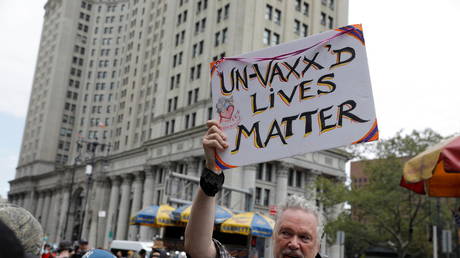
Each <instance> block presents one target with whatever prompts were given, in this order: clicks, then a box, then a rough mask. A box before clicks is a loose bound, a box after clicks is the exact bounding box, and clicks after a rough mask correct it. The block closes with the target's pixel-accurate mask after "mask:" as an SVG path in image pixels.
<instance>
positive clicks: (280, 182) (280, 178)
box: [275, 162, 293, 205]
mask: <svg viewBox="0 0 460 258" xmlns="http://www.w3.org/2000/svg"><path fill="white" fill-rule="evenodd" d="M277 167H278V169H277V170H276V199H275V203H276V205H282V204H284V203H285V202H286V197H287V184H288V173H289V169H290V168H293V165H291V164H288V163H286V162H280V163H278V166H277Z"/></svg>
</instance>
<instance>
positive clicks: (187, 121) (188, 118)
mask: <svg viewBox="0 0 460 258" xmlns="http://www.w3.org/2000/svg"><path fill="white" fill-rule="evenodd" d="M189 120H190V115H185V129H188V125H189Z"/></svg>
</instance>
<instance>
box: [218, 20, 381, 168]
mask: <svg viewBox="0 0 460 258" xmlns="http://www.w3.org/2000/svg"><path fill="white" fill-rule="evenodd" d="M211 90H212V105H213V118H214V119H216V120H218V121H220V124H221V126H222V128H223V130H224V133H225V134H226V135H227V137H228V143H229V147H228V148H227V149H226V150H225V151H223V152H219V153H217V154H216V163H217V164H218V166H219V167H221V168H222V169H228V168H233V167H238V166H243V165H247V164H252V163H259V162H264V161H269V160H273V159H280V158H285V157H290V156H293V155H298V154H303V153H307V152H311V151H318V150H323V149H329V148H334V147H338V146H343V145H348V144H352V143H360V142H368V141H373V140H377V139H378V128H377V120H376V116H375V108H374V101H373V97H372V89H371V82H370V78H369V70H368V64H367V56H366V48H365V44H364V37H363V31H362V27H361V25H352V26H346V27H342V28H339V29H336V30H331V31H327V32H323V33H320V34H317V35H313V36H310V37H307V38H303V39H300V40H296V41H293V42H289V43H285V44H281V45H278V46H274V47H270V48H266V49H262V50H259V51H254V52H251V53H247V54H243V55H241V56H237V57H226V58H222V59H220V60H219V61H217V62H214V63H211Z"/></svg>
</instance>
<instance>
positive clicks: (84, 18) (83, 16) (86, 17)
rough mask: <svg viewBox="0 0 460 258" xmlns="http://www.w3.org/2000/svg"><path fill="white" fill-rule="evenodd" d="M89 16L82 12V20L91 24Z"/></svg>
mask: <svg viewBox="0 0 460 258" xmlns="http://www.w3.org/2000/svg"><path fill="white" fill-rule="evenodd" d="M89 18H90V16H89V14H85V13H84V12H80V19H82V20H85V21H88V22H89Z"/></svg>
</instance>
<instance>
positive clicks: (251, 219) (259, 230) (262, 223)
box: [220, 212, 275, 237]
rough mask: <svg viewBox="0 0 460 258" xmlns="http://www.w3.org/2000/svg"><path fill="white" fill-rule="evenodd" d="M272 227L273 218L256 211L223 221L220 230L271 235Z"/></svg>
mask: <svg viewBox="0 0 460 258" xmlns="http://www.w3.org/2000/svg"><path fill="white" fill-rule="evenodd" d="M274 227H275V221H274V220H273V219H271V218H269V217H267V216H265V215H262V214H260V213H257V212H245V213H240V214H237V215H234V216H233V217H231V218H229V219H228V220H226V221H224V222H223V223H222V225H221V226H220V231H222V232H224V233H232V234H241V235H246V236H247V235H252V236H259V237H271V235H272V233H273V229H274Z"/></svg>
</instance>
